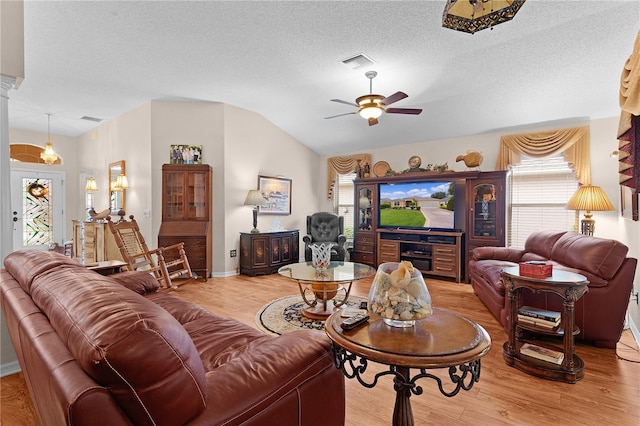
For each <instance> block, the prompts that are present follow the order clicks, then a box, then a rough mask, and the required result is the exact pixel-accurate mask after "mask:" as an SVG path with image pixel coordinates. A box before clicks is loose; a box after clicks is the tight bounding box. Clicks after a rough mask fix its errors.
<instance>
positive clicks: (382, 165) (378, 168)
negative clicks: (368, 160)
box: [373, 161, 391, 177]
mask: <svg viewBox="0 0 640 426" xmlns="http://www.w3.org/2000/svg"><path fill="white" fill-rule="evenodd" d="M389 170H391V167H390V166H389V163H387V162H386V161H378V162H377V163H376V164H374V165H373V174H375V175H376V176H377V177H382V176H386V175H387V172H388V171H389Z"/></svg>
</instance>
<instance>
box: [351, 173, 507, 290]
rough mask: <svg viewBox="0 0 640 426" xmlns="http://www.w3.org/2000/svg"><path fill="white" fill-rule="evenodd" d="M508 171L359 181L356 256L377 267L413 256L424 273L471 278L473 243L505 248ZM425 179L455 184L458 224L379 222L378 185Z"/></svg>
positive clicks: (406, 176) (394, 177)
mask: <svg viewBox="0 0 640 426" xmlns="http://www.w3.org/2000/svg"><path fill="white" fill-rule="evenodd" d="M507 177H508V172H504V171H497V172H480V171H465V172H415V173H403V174H400V175H394V176H384V177H376V178H362V179H357V180H356V181H355V204H356V205H355V222H354V247H353V252H352V260H353V261H354V262H360V263H365V264H368V265H371V266H373V267H377V266H378V265H379V264H381V263H384V262H398V261H400V260H410V261H411V262H412V263H413V264H414V266H416V267H417V268H418V269H419V270H420V271H421V272H422V273H423V274H425V275H434V276H438V277H443V278H453V279H454V280H455V281H456V282H461V281H463V280H468V276H469V274H468V273H467V263H468V262H467V260H468V259H469V258H470V257H471V252H472V251H473V249H474V248H475V247H481V246H498V247H504V245H505V241H506V218H505V217H506V201H507V193H508V192H507ZM426 181H443V182H452V183H454V185H455V195H454V197H453V198H454V201H453V206H454V217H455V228H452V229H446V230H445V229H434V230H431V229H429V228H428V227H427V228H425V229H411V228H402V227H398V228H393V227H388V226H387V227H382V226H380V225H379V217H378V216H379V211H380V203H381V200H380V185H392V184H402V183H415V182H426Z"/></svg>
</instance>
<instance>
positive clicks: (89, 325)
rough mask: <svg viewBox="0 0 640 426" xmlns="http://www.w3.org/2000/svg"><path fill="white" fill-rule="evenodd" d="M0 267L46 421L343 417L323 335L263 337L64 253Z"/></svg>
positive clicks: (8, 309)
mask: <svg viewBox="0 0 640 426" xmlns="http://www.w3.org/2000/svg"><path fill="white" fill-rule="evenodd" d="M4 265H5V268H6V269H3V270H1V271H0V289H1V302H2V312H3V314H4V316H5V319H6V322H7V327H8V329H9V333H10V335H11V339H12V342H13V345H14V348H15V350H16V353H17V354H18V360H19V363H20V366H21V368H22V371H23V373H24V377H25V380H26V382H27V385H28V388H29V391H30V393H31V397H32V400H33V402H34V405H35V407H36V410H37V413H38V416H39V418H40V421H41V423H42V424H43V425H63V424H67V425H95V424H109V425H131V424H135V425H181V424H189V425H237V424H243V425H266V424H277V425H320V424H322V425H342V424H344V402H345V399H344V398H345V394H344V377H343V375H342V373H341V372H340V370H338V369H336V368H335V367H334V365H333V361H332V356H331V350H330V341H329V339H328V338H327V337H326V335H324V333H322V332H318V331H311V330H305V331H297V332H293V333H289V334H286V335H283V336H278V337H274V336H267V335H265V334H263V333H261V332H260V331H258V330H256V329H254V328H252V327H249V326H247V325H244V324H242V323H240V322H238V321H236V320H233V319H230V318H224V317H219V316H216V315H213V314H212V313H210V312H208V311H207V310H205V309H203V308H201V307H199V306H197V305H195V304H193V303H190V302H187V301H185V300H183V299H180V298H179V297H176V296H173V295H170V294H167V293H164V292H159V291H157V290H158V284H157V281H156V280H154V279H153V278H152V277H151V276H150V275H149V274H147V273H144V272H125V273H121V274H116V275H112V276H109V277H105V276H101V275H99V274H97V273H95V272H92V271H89V270H87V269H86V268H84V267H83V266H81V265H79V264H78V263H77V262H75V261H74V260H73V259H70V258H68V257H65V256H63V255H61V254H58V253H53V252H46V251H38V250H25V251H17V252H14V253H11V254H10V255H9V256H7V257H6V259H5V262H4ZM319 407H322V408H319ZM319 410H321V411H319Z"/></svg>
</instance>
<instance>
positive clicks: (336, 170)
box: [327, 154, 371, 200]
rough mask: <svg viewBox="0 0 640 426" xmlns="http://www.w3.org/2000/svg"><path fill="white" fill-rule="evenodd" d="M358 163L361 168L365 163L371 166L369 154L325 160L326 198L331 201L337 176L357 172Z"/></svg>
mask: <svg viewBox="0 0 640 426" xmlns="http://www.w3.org/2000/svg"><path fill="white" fill-rule="evenodd" d="M358 162H360V165H361V166H362V165H364V164H365V163H368V164H369V165H371V154H355V155H352V156H350V157H331V158H328V159H327V180H328V182H327V187H328V196H327V198H329V199H330V200H331V199H333V187H334V186H335V184H336V178H337V177H338V174H341V175H344V174H347V173H351V172H357V171H358Z"/></svg>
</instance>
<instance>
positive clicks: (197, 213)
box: [187, 172, 208, 219]
mask: <svg viewBox="0 0 640 426" xmlns="http://www.w3.org/2000/svg"><path fill="white" fill-rule="evenodd" d="M188 179H189V185H188V187H187V196H188V198H189V211H188V214H187V218H188V219H206V218H207V217H208V215H207V213H208V212H207V202H206V201H207V194H206V174H205V173H195V172H194V173H189V174H188Z"/></svg>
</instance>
